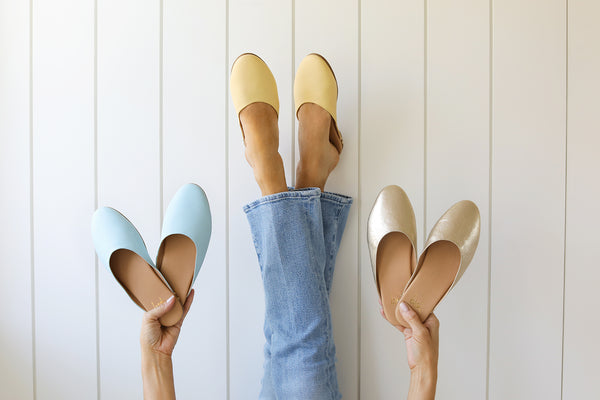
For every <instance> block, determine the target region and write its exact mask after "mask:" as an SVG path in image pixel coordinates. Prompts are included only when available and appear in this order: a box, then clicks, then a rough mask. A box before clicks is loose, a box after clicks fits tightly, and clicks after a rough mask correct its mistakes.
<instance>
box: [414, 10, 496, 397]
mask: <svg viewBox="0 0 600 400" xmlns="http://www.w3.org/2000/svg"><path fill="white" fill-rule="evenodd" d="M427 15H428V22H427V25H428V36H427V37H428V46H427V49H428V55H427V72H428V77H427V82H428V92H427V134H426V135H427V144H426V147H427V155H426V157H427V166H426V169H427V178H426V182H427V199H426V201H427V205H426V206H427V211H426V215H427V221H426V225H427V229H428V230H429V229H431V228H432V227H433V225H434V224H435V223H436V221H437V220H438V218H439V217H440V216H441V215H442V214H443V213H444V212H445V211H446V210H447V209H448V208H449V207H450V206H451V205H452V204H454V203H456V202H457V201H460V200H464V199H469V200H472V201H474V202H475V203H476V204H477V206H478V207H479V211H480V214H481V217H482V224H481V236H480V240H479V246H478V249H477V253H476V255H475V257H474V259H473V261H472V262H471V265H470V266H469V269H468V272H467V273H466V274H465V275H463V277H462V279H461V281H460V283H459V284H458V285H457V286H456V287H455V288H454V289H453V290H452V293H450V294H449V295H448V296H447V297H446V298H445V299H444V301H443V302H442V303H441V304H440V306H439V307H438V308H437V309H436V315H437V316H438V318H439V320H440V325H441V335H440V359H439V381H438V390H437V394H438V396H439V397H440V398H443V399H446V398H448V399H474V400H476V399H484V398H485V395H486V366H487V323H488V320H487V314H488V313H487V308H488V231H489V225H488V216H489V207H488V205H489V165H490V160H489V70H490V65H489V58H490V57H489V55H490V53H489V43H490V40H489V39H490V38H489V32H490V27H489V20H490V18H489V17H490V14H489V7H488V2H482V1H479V0H461V1H458V2H452V3H448V2H445V1H440V0H430V1H429V4H428V13H427ZM458 20H460V21H461V22H460V24H457V23H456V21H458ZM422 233H423V234H426V235H428V234H429V231H427V232H422ZM419 237H422V236H421V235H420V236H419ZM421 247H422V246H421Z"/></svg>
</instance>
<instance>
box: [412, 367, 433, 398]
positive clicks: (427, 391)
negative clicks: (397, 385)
mask: <svg viewBox="0 0 600 400" xmlns="http://www.w3.org/2000/svg"><path fill="white" fill-rule="evenodd" d="M436 384H437V368H435V367H426V368H419V367H415V368H413V369H412V370H411V371H410V390H409V397H408V398H409V399H411V400H412V399H415V400H417V399H418V400H429V399H434V398H435V388H436Z"/></svg>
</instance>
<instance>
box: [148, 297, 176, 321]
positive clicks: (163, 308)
mask: <svg viewBox="0 0 600 400" xmlns="http://www.w3.org/2000/svg"><path fill="white" fill-rule="evenodd" d="M173 306H175V296H171V297H169V298H168V299H167V301H165V302H164V303H163V304H161V305H160V306H158V307H156V308H153V309H152V310H150V311H147V312H146V313H145V314H144V319H146V320H149V321H157V322H158V319H159V318H161V317H162V316H163V315H166V314H167V313H168V312H169V311H171V310H172V309H173Z"/></svg>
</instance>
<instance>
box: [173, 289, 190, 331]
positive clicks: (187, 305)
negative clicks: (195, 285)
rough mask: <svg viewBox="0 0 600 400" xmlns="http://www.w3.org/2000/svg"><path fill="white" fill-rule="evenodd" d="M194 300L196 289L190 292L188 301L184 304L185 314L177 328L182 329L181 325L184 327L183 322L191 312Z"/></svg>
mask: <svg viewBox="0 0 600 400" xmlns="http://www.w3.org/2000/svg"><path fill="white" fill-rule="evenodd" d="M193 300H194V289H192V290H191V291H190V294H189V295H188V297H187V299H185V303H183V314H182V315H181V319H180V320H179V321H178V322H177V323H176V324H175V326H177V327H178V328H181V325H183V320H184V319H185V316H186V315H187V313H188V311H190V307H191V306H192V301H193Z"/></svg>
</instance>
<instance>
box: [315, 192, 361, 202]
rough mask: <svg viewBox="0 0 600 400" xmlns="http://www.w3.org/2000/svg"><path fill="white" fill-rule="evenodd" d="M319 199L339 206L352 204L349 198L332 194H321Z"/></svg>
mask: <svg viewBox="0 0 600 400" xmlns="http://www.w3.org/2000/svg"><path fill="white" fill-rule="evenodd" d="M321 199H322V200H327V201H332V202H335V203H338V204H341V205H346V204H352V202H353V201H354V200H353V199H352V197H350V196H346V195H343V194H339V193H333V192H322V193H321Z"/></svg>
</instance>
